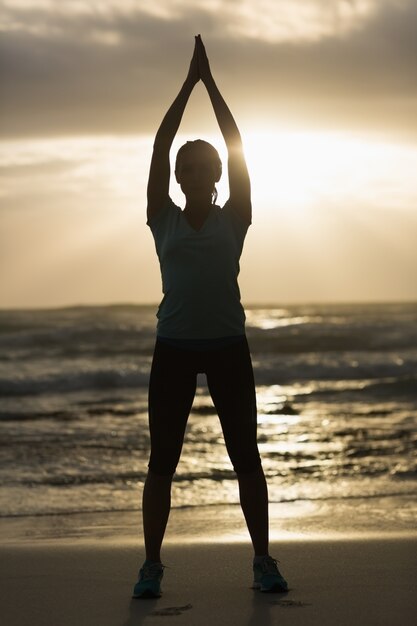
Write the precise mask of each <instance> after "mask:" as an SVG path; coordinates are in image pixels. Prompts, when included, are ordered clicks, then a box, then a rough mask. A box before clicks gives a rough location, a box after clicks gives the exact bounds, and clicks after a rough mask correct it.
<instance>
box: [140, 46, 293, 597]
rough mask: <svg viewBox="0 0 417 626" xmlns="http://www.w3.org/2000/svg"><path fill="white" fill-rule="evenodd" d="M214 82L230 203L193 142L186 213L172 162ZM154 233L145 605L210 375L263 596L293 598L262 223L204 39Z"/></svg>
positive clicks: (164, 175)
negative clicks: (201, 377) (268, 400)
mask: <svg viewBox="0 0 417 626" xmlns="http://www.w3.org/2000/svg"><path fill="white" fill-rule="evenodd" d="M199 80H202V81H203V83H204V85H205V87H206V89H207V92H208V95H209V98H210V100H211V103H212V106H213V109H214V113H215V115H216V118H217V121H218V123H219V126H220V130H221V132H222V134H223V137H224V140H225V143H226V146H227V151H228V173H229V186H230V195H229V199H228V201H227V202H226V204H225V206H224V207H223V209H221V208H220V207H218V206H216V205H215V204H214V202H215V200H216V197H217V193H216V190H215V184H216V182H218V180H219V179H220V176H221V173H222V166H221V161H220V159H219V155H218V153H217V151H216V150H215V148H213V146H211V145H210V144H208V143H207V142H205V141H201V140H197V141H194V142H187V143H186V144H185V145H184V146H183V147H182V148H181V149H180V150H179V152H178V155H177V160H176V166H175V177H176V180H177V182H178V183H179V184H180V186H181V189H182V191H183V193H184V195H185V208H184V210H181V209H180V208H179V207H177V206H175V204H174V203H173V202H172V200H171V199H170V197H169V181H170V163H169V151H170V148H171V145H172V142H173V140H174V137H175V134H176V132H177V130H178V127H179V125H180V122H181V118H182V115H183V112H184V109H185V106H186V104H187V102H188V98H189V97H190V94H191V92H192V90H193V88H194V86H195V85H196V84H197V82H198V81H199ZM147 216H148V225H149V226H150V228H151V230H152V234H153V236H154V239H155V246H156V250H157V253H158V257H159V261H160V265H161V274H162V283H163V292H164V297H163V300H162V302H161V304H160V307H159V309H158V315H157V317H158V325H157V340H156V345H155V352H154V357H153V363H152V369H151V376H150V383H149V426H150V436H151V456H150V461H149V472H148V475H147V479H146V483H145V487H144V493H143V526H144V536H145V549H146V561H145V563H144V565H143V567H142V568H141V570H140V572H139V580H138V582H137V583H136V585H135V588H134V592H133V596H134V597H136V598H144V597H158V596H160V595H161V588H160V583H161V580H162V576H163V565H162V563H161V554H160V550H161V545H162V541H163V537H164V533H165V528H166V524H167V521H168V516H169V511H170V494H171V482H172V477H173V474H174V473H175V469H176V466H177V463H178V460H179V457H180V454H181V448H182V444H183V439H184V432H185V427H186V423H187V419H188V416H189V413H190V410H191V406H192V403H193V399H194V394H195V390H196V378H197V374H198V373H205V374H206V376H207V384H208V388H209V391H210V394H211V397H212V399H213V402H214V405H215V407H216V410H217V412H218V415H219V418H220V421H221V425H222V429H223V434H224V438H225V443H226V447H227V451H228V453H229V456H230V459H231V461H232V463H233V467H234V470H235V471H236V474H237V478H238V483H239V494H240V502H241V506H242V509H243V513H244V515H245V519H246V523H247V526H248V530H249V533H250V536H251V539H252V543H253V547H254V552H255V557H254V562H253V570H254V578H255V580H254V587H255V588H258V589H260V590H261V591H286V590H287V583H286V582H285V580H284V578H283V577H282V576H281V574H280V573H279V571H278V569H277V565H276V561H275V560H274V559H272V558H271V557H270V556H269V553H268V493H267V486H266V481H265V477H264V473H263V470H262V466H261V460H260V457H259V452H258V447H257V441H256V396H255V386H254V379H253V371H252V364H251V359H250V354H249V349H248V344H247V340H246V336H245V314H244V311H243V308H242V305H241V303H240V294H239V287H238V283H237V276H238V273H239V258H240V254H241V251H242V247H243V242H244V238H245V235H246V231H247V229H248V227H249V225H250V223H251V199H250V180H249V175H248V171H247V167H246V163H245V158H244V155H243V149H242V141H241V137H240V133H239V130H238V128H237V126H236V123H235V121H234V119H233V116H232V114H231V112H230V110H229V108H228V106H227V105H226V103H225V101H224V100H223V97H222V96H221V94H220V92H219V90H218V88H217V86H216V83H215V82H214V79H213V76H212V74H211V70H210V66H209V62H208V59H207V55H206V51H205V48H204V45H203V42H202V40H201V37H200V36H197V37H196V38H195V47H194V54H193V57H192V60H191V64H190V68H189V71H188V75H187V78H186V80H185V82H184V84H183V86H182V88H181V90H180V92H179V94H178V96H177V97H176V99H175V100H174V102H173V104H172V105H171V107H170V108H169V110H168V112H167V113H166V115H165V117H164V119H163V121H162V123H161V126H160V128H159V130H158V132H157V134H156V137H155V143H154V149H153V155H152V161H151V167H150V173H149V182H148V209H147Z"/></svg>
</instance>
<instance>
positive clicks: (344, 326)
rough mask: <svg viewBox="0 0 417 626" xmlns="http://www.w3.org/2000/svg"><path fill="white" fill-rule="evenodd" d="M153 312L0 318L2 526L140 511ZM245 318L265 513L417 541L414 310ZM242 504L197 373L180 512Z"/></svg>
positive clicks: (278, 312)
mask: <svg viewBox="0 0 417 626" xmlns="http://www.w3.org/2000/svg"><path fill="white" fill-rule="evenodd" d="M155 313H156V307H155V306H138V305H114V306H94V307H90V306H86V307H84V306H82V307H69V308H61V309H45V310H1V311H0V455H1V464H0V516H2V517H4V518H7V517H25V516H32V515H35V516H43V515H51V514H73V513H87V512H92V513H94V512H117V511H136V510H137V511H139V510H140V508H141V492H142V487H143V482H144V479H145V476H146V471H147V461H148V455H149V435H148V429H147V384H148V379H149V370H150V364H151V359H152V351H153V346H154V341H155V323H156V319H155ZM246 315H247V323H246V326H247V336H248V340H249V345H250V348H251V352H252V358H253V365H254V372H255V380H256V385H257V401H258V423H259V426H258V438H259V447H260V452H261V456H262V459H263V465H264V470H265V473H266V476H267V480H268V484H269V495H270V501H271V503H272V504H276V505H283V506H284V505H290V504H292V506H293V508H294V510H295V511H297V510H305V509H306V508H307V509H308V510H312V508H311V507H317V506H319V507H321V509H320V510H322V511H323V510H325V508H326V507H329V506H330V505H331V507H332V508H331V510H333V511H339V513H340V517H341V519H340V523H341V524H343V523H345V524H346V525H347V526H349V525H351V524H352V523H353V522H352V520H350V519H346V511H351V512H352V511H359V510H361V511H362V513H363V515H362V522H361V523H362V524H365V525H366V523H367V522H366V520H367V519H372V520H373V522H372V523H374V524H376V526H377V527H378V528H379V527H380V528H388V529H391V528H393V529H397V530H398V529H400V530H401V529H412V528H415V520H416V511H417V506H416V503H417V498H416V484H417V481H416V472H415V469H416V466H415V447H416V446H415V444H416V439H417V437H416V417H417V304H416V303H405V304H366V305H365V304H364V305H361V304H353V305H348V304H346V305H324V304H322V305H297V306H295V305H292V306H265V307H259V306H258V307H247V309H246ZM237 502H238V492H237V486H236V480H235V476H234V473H233V471H232V468H231V464H230V461H229V459H228V457H227V454H226V451H225V447H224V443H223V439H222V433H221V429H220V425H219V422H218V418H217V416H216V414H215V410H214V407H213V404H212V402H211V399H210V396H209V395H208V391H207V387H206V383H205V377H204V376H201V377H199V384H198V389H197V394H196V398H195V402H194V406H193V409H192V412H191V415H190V419H189V423H188V427H187V432H186V437H185V442H184V447H183V453H182V457H181V461H180V464H179V466H178V471H177V474H176V476H175V479H174V483H173V498H172V505H173V507H174V508H184V507H209V506H214V505H229V504H231V503H232V504H235V503H237ZM347 504H348V505H349V506H348V508H346V505H347ZM297 507H298V508H297ZM303 507H304V508H303ZM323 507H324V508H323Z"/></svg>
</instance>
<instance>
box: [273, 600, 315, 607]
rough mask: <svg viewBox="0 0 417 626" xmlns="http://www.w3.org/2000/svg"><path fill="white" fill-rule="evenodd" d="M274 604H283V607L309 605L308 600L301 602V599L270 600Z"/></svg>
mask: <svg viewBox="0 0 417 626" xmlns="http://www.w3.org/2000/svg"><path fill="white" fill-rule="evenodd" d="M271 604H274V605H275V606H283V607H286V608H288V607H291V608H293V607H301V606H311V604H310V603H309V602H301V600H274V601H273V602H271Z"/></svg>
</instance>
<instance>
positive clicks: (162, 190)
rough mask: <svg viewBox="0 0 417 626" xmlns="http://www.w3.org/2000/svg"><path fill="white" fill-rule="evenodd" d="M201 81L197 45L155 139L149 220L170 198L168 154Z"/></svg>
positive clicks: (149, 191) (150, 172)
mask: <svg viewBox="0 0 417 626" xmlns="http://www.w3.org/2000/svg"><path fill="white" fill-rule="evenodd" d="M199 80H200V77H199V71H198V58H197V44H196V45H195V46H194V54H193V57H192V59H191V64H190V68H189V70H188V75H187V78H186V79H185V82H184V84H183V86H182V87H181V89H180V92H179V94H178V95H177V97H176V98H175V100H174V102H173V103H172V104H171V106H170V108H169V109H168V111H167V113H166V114H165V117H164V119H163V120H162V122H161V125H160V127H159V129H158V132H157V133H156V136H155V141H154V145H153V153H152V159H151V167H150V170H149V179H148V191H147V193H148V207H147V217H148V220H149V219H151V218H152V217H153V216H154V215H156V213H157V212H158V211H159V210H160V209H161V208H162V207H163V205H164V203H165V202H166V200H167V198H168V193H169V180H170V175H171V169H170V164H169V151H170V149H171V146H172V142H173V141H174V138H175V135H176V133H177V130H178V128H179V125H180V123H181V119H182V116H183V113H184V110H185V107H186V105H187V102H188V99H189V97H190V95H191V92H192V90H193V89H194V87H195V85H196V84H197V82H198V81H199Z"/></svg>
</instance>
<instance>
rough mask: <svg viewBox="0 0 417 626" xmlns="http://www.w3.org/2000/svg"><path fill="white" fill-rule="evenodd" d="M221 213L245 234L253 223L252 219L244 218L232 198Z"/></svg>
mask: <svg viewBox="0 0 417 626" xmlns="http://www.w3.org/2000/svg"><path fill="white" fill-rule="evenodd" d="M221 212H222V214H223V216H224V218H225V219H227V220H229V221H230V222H232V223H233V224H234V225H235V227H236V228H238V229H239V230H241V231H243V232H245V233H246V231H247V230H248V228H249V226H250V225H251V223H252V219H251V217H248V218H246V217H244V216H243V215H242V212H241V210H240V207H236V206H235V203H234V202H233V201H232V200H231V199H230V198H229V200H227V202H226V203H225V205H224V206H223V208H222V209H221Z"/></svg>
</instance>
